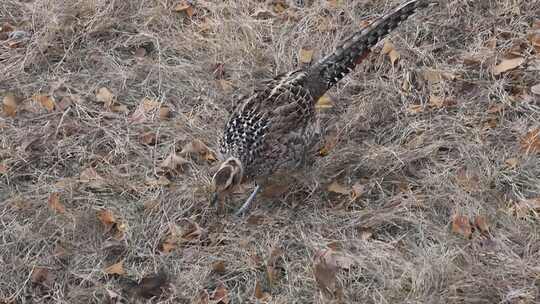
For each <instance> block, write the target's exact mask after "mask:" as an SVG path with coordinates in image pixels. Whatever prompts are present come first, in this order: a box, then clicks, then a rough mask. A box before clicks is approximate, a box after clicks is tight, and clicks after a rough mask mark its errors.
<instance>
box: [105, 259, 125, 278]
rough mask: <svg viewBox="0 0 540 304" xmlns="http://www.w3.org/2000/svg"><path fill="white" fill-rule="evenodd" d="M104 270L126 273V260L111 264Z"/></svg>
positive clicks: (119, 273) (106, 271)
mask: <svg viewBox="0 0 540 304" xmlns="http://www.w3.org/2000/svg"><path fill="white" fill-rule="evenodd" d="M103 271H104V272H105V273H107V274H117V275H124V274H126V271H125V270H124V261H123V260H122V261H120V262H118V263H116V264H112V265H111V266H109V267H107V268H105V269H104V270H103Z"/></svg>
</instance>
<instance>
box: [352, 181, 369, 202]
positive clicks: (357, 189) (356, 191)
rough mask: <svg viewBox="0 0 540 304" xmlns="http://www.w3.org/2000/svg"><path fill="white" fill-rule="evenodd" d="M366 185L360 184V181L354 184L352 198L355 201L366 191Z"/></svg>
mask: <svg viewBox="0 0 540 304" xmlns="http://www.w3.org/2000/svg"><path fill="white" fill-rule="evenodd" d="M365 188H366V187H365V186H364V185H362V184H360V183H355V184H354V185H353V186H352V191H351V199H352V200H353V201H354V200H356V199H357V198H359V197H360V196H362V194H363V193H364V191H365Z"/></svg>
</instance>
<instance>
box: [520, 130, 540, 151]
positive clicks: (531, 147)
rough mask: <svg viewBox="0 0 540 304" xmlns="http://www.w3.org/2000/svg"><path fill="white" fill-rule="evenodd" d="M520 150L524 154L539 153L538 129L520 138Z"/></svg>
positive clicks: (539, 131) (539, 132)
mask: <svg viewBox="0 0 540 304" xmlns="http://www.w3.org/2000/svg"><path fill="white" fill-rule="evenodd" d="M520 144H521V149H522V150H523V151H525V153H526V154H534V153H540V128H536V129H533V130H531V131H529V132H527V133H526V134H525V136H523V137H522V138H521V143H520Z"/></svg>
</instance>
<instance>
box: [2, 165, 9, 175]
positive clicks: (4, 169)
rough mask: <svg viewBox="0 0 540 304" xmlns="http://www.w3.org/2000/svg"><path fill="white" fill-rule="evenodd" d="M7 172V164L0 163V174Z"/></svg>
mask: <svg viewBox="0 0 540 304" xmlns="http://www.w3.org/2000/svg"><path fill="white" fill-rule="evenodd" d="M8 172H9V169H8V167H7V165H5V164H3V163H0V174H7V173H8Z"/></svg>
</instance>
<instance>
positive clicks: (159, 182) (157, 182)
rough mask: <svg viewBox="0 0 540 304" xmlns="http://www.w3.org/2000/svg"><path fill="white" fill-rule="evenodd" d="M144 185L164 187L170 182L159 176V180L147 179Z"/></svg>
mask: <svg viewBox="0 0 540 304" xmlns="http://www.w3.org/2000/svg"><path fill="white" fill-rule="evenodd" d="M145 184H147V185H148V186H151V187H164V186H168V185H170V184H171V181H170V180H169V179H168V178H167V177H166V176H163V175H161V176H160V177H159V178H157V179H156V178H152V177H150V178H147V179H146V180H145Z"/></svg>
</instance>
